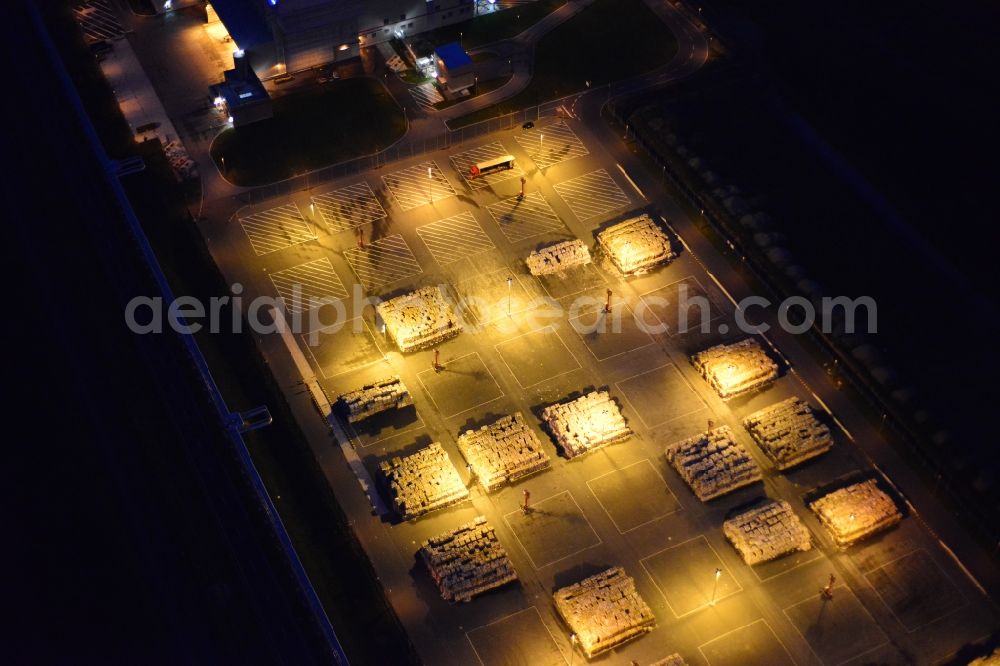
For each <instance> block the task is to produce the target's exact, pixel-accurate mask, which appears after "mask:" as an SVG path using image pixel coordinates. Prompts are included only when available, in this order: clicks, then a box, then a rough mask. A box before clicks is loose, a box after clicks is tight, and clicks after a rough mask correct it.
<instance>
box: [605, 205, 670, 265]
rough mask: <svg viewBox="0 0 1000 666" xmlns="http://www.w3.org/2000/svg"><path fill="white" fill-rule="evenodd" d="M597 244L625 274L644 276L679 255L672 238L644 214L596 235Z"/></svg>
mask: <svg viewBox="0 0 1000 666" xmlns="http://www.w3.org/2000/svg"><path fill="white" fill-rule="evenodd" d="M597 242H598V243H600V245H601V247H602V248H604V251H605V252H606V253H607V255H608V257H610V259H611V261H612V263H614V265H615V266H616V267H617V268H618V270H620V271H621V272H622V273H624V274H626V275H631V274H634V273H643V272H645V271H648V270H649V269H651V268H653V267H654V266H657V265H658V264H664V263H666V262H668V261H671V260H672V259H674V258H675V257H676V256H677V254H676V253H675V252H674V249H673V248H672V247H671V245H670V238H668V237H667V234H665V233H664V232H663V229H661V228H660V227H658V226H657V224H656V222H654V221H653V219H652V218H651V217H649V215H646V214H645V213H643V214H642V215H640V216H639V217H633V218H631V219H628V220H625V221H624V222H619V223H618V224H615V225H613V226H610V227H608V228H607V229H605V230H604V231H602V232H600V233H599V234H597Z"/></svg>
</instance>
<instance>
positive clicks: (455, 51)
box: [434, 42, 476, 93]
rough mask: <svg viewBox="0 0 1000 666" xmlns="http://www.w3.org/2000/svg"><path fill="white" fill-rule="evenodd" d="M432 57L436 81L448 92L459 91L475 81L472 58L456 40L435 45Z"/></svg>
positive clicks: (470, 85)
mask: <svg viewBox="0 0 1000 666" xmlns="http://www.w3.org/2000/svg"><path fill="white" fill-rule="evenodd" d="M434 58H435V61H436V65H437V73H438V74H437V80H438V83H439V84H441V86H442V87H444V88H445V89H447V90H448V92H450V93H457V92H461V91H462V90H465V89H466V88H471V87H472V85H473V84H474V83H475V82H476V77H475V72H474V70H473V66H472V58H470V57H469V54H468V53H466V52H465V49H463V48H462V46H461V45H460V44H459V43H458V42H452V43H451V44H445V45H444V46H439V47H437V49H435V50H434Z"/></svg>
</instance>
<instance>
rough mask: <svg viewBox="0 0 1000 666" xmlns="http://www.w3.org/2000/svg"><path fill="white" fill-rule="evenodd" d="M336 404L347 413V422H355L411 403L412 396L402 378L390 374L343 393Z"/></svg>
mask: <svg viewBox="0 0 1000 666" xmlns="http://www.w3.org/2000/svg"><path fill="white" fill-rule="evenodd" d="M337 404H338V405H340V407H341V409H343V410H344V412H345V413H346V414H347V421H348V422H349V423H357V422H358V421H361V420H364V419H367V418H368V417H369V416H374V415H375V414H378V413H379V412H384V411H386V410H389V409H400V408H402V407H407V406H409V405H412V404H413V398H411V397H410V392H409V391H408V390H407V389H406V385H405V384H403V380H401V379H400V378H399V377H398V376H392V377H386V378H385V379H379V380H378V381H375V382H372V383H371V384H365V385H364V386H362V387H361V388H359V389H355V390H353V391H349V392H347V393H345V394H343V395H342V396H340V397H339V398H338V399H337Z"/></svg>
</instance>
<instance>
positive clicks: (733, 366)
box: [691, 338, 778, 400]
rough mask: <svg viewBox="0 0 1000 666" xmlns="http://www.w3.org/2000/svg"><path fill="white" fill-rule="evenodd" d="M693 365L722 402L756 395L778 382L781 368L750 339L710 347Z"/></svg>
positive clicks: (696, 356)
mask: <svg viewBox="0 0 1000 666" xmlns="http://www.w3.org/2000/svg"><path fill="white" fill-rule="evenodd" d="M691 361H692V362H693V363H694V367H696V368H697V369H698V371H699V372H700V373H701V376H702V377H704V378H705V380H706V381H707V382H708V383H709V385H710V386H711V387H712V388H713V389H715V391H716V392H717V393H718V394H719V397H721V398H722V399H723V400H728V399H730V398H733V397H736V396H738V395H743V394H745V393H750V392H752V391H757V390H759V389H762V388H764V387H766V386H768V385H770V384H771V383H772V382H774V380H775V379H777V378H778V364H777V363H775V362H774V361H773V360H771V357H770V356H768V355H767V353H766V352H765V351H764V350H763V349H761V346H760V345H759V344H757V341H756V340H752V339H750V338H748V339H746V340H740V341H739V342H734V343H733V344H731V345H716V346H714V347H709V348H708V349H706V350H705V351H703V352H699V353H697V354H695V355H694V356H693V357H691Z"/></svg>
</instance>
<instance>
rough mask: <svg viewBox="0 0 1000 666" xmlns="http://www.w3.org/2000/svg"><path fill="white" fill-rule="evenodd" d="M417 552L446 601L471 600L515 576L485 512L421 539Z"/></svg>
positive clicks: (515, 578)
mask: <svg viewBox="0 0 1000 666" xmlns="http://www.w3.org/2000/svg"><path fill="white" fill-rule="evenodd" d="M419 554H420V559H421V560H422V561H423V563H424V565H425V566H426V567H427V571H428V572H430V574H431V578H433V579H434V582H435V584H437V586H438V590H440V592H441V598H442V599H444V600H446V601H471V600H472V598H473V597H475V596H476V595H479V594H482V593H483V592H488V591H489V590H492V589H495V588H498V587H501V586H503V585H506V584H507V583H511V582H513V581H516V580H517V572H516V571H514V565H513V564H511V561H510V558H508V557H507V551H506V550H505V549H504V547H503V545H501V543H500V540H499V539H498V538H497V535H496V532H495V531H494V529H493V527H492V526H491V525H490V524H489V523H488V522H486V518H485V517H484V516H478V517H477V518H476V519H475V520H474V521H472V522H471V523H468V524H466V525H462V526H461V527H458V528H456V529H454V530H451V531H449V532H445V533H444V534H439V535H438V536H435V537H432V538H430V539H428V540H427V541H424V542H423V544H421V547H420V551H419Z"/></svg>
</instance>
